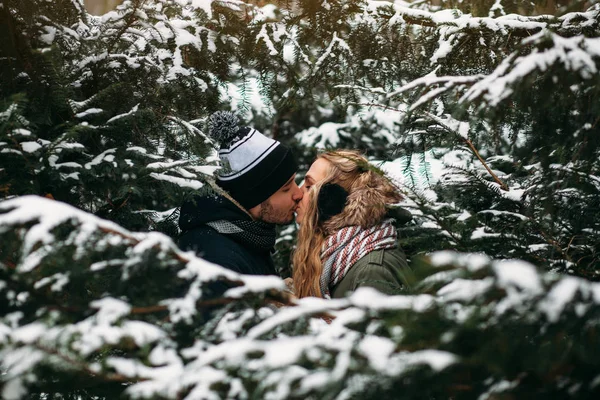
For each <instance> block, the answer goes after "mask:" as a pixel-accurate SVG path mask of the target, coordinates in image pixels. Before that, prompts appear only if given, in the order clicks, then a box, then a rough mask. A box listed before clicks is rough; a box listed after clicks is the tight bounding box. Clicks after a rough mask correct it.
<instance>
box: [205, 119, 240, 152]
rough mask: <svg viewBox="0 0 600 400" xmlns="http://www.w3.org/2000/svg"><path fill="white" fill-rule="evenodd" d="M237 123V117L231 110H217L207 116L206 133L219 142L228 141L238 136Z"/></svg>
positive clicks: (238, 128) (224, 142)
mask: <svg viewBox="0 0 600 400" xmlns="http://www.w3.org/2000/svg"><path fill="white" fill-rule="evenodd" d="M238 124H239V120H238V118H237V117H236V115H235V114H234V113H232V112H231V111H217V112H215V113H213V114H212V115H211V116H210V117H209V118H208V135H209V136H210V137H211V138H213V139H214V140H216V141H217V142H219V144H222V145H223V144H226V143H229V142H231V141H232V140H233V139H234V138H235V137H236V136H238V131H239V130H240V127H239V126H238Z"/></svg>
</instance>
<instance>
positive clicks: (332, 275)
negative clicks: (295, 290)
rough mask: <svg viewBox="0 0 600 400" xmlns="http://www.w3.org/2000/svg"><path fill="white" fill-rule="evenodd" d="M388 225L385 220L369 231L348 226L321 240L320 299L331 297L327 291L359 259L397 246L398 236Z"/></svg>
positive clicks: (388, 221)
mask: <svg viewBox="0 0 600 400" xmlns="http://www.w3.org/2000/svg"><path fill="white" fill-rule="evenodd" d="M392 222H393V220H391V219H390V220H386V221H384V222H383V223H381V224H379V225H376V226H374V227H372V228H369V229H363V228H361V227H360V226H348V227H345V228H342V229H340V230H339V231H337V232H336V233H335V234H333V235H331V236H329V237H328V238H327V239H326V240H325V243H324V244H323V247H322V249H321V261H322V263H323V271H322V272H321V279H320V281H319V284H320V287H321V293H322V294H323V297H325V298H331V295H330V292H329V288H331V287H334V286H335V285H337V284H338V283H339V282H340V281H341V280H342V279H343V278H344V276H346V274H347V273H348V271H349V270H350V268H351V267H352V266H353V265H354V263H356V262H357V261H358V260H359V259H360V258H362V257H364V256H365V255H367V254H368V253H370V252H372V251H375V250H380V249H393V248H395V247H396V246H397V243H396V240H397V237H398V234H397V232H396V228H395V227H394V225H393V224H392Z"/></svg>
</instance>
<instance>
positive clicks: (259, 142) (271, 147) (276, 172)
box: [208, 111, 298, 209]
mask: <svg viewBox="0 0 600 400" xmlns="http://www.w3.org/2000/svg"><path fill="white" fill-rule="evenodd" d="M208 125H209V136H210V137H211V138H213V139H214V140H216V141H217V142H219V144H220V146H221V147H220V150H219V158H220V159H221V161H222V163H223V168H222V169H221V170H220V171H219V173H218V175H217V184H218V185H219V186H220V187H222V188H223V189H225V190H226V191H227V192H229V194H230V195H231V197H233V198H234V199H235V200H237V201H238V202H239V203H240V204H241V205H242V206H243V207H244V208H246V209H250V208H252V207H255V206H257V205H259V204H260V203H262V202H263V201H265V200H267V199H268V198H269V197H271V195H272V194H273V193H275V192H276V191H277V190H279V189H280V188H281V187H282V186H283V185H284V184H285V183H286V182H287V181H288V180H289V179H290V178H291V177H292V175H294V174H295V173H296V172H297V170H298V165H297V164H296V161H295V160H294V157H293V156H292V153H291V151H290V149H288V148H287V147H285V146H284V145H283V144H281V143H279V142H278V141H276V140H274V139H271V138H268V137H266V136H265V135H263V134H262V133H260V132H259V131H257V130H256V129H253V128H249V127H239V126H238V119H237V117H236V116H235V115H234V114H233V113H231V112H229V111H217V112H216V113H214V114H212V115H211V116H210V118H209V121H208Z"/></svg>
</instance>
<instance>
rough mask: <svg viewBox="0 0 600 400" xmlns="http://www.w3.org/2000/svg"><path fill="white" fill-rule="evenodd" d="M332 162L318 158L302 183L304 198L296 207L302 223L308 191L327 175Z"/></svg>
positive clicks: (299, 221)
mask: <svg viewBox="0 0 600 400" xmlns="http://www.w3.org/2000/svg"><path fill="white" fill-rule="evenodd" d="M330 166H331V163H330V162H329V161H327V160H326V159H324V158H317V159H316V160H315V162H314V163H312V165H311V166H310V168H309V170H308V172H307V173H306V176H305V177H304V184H302V191H303V192H304V198H303V199H302V201H301V202H300V204H299V205H298V208H297V209H296V222H297V223H298V224H302V220H303V219H304V213H305V212H306V211H305V210H306V208H307V206H308V191H309V190H310V188H311V186H312V185H314V184H315V183H317V182H321V181H322V180H323V179H325V177H326V176H327V173H328V172H329V167H330Z"/></svg>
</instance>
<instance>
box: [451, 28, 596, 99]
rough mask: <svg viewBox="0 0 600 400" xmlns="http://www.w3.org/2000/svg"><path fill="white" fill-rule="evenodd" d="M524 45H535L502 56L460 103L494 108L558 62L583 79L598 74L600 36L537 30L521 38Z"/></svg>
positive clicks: (588, 78) (465, 94)
mask: <svg viewBox="0 0 600 400" xmlns="http://www.w3.org/2000/svg"><path fill="white" fill-rule="evenodd" d="M542 44H544V45H545V46H542ZM523 45H524V46H527V45H534V46H535V47H533V49H532V51H531V52H530V53H528V54H520V53H519V51H516V52H514V53H513V54H511V55H510V56H509V57H507V58H506V59H504V60H503V61H502V62H501V63H500V65H498V67H496V69H495V70H494V71H493V72H492V73H490V74H489V75H487V76H486V77H485V78H483V79H481V80H480V81H479V82H477V83H476V84H474V85H473V86H472V87H471V88H469V89H468V90H467V91H466V92H465V93H464V94H463V95H462V97H461V98H460V100H459V103H468V102H472V101H474V100H475V99H482V100H483V101H484V103H485V104H486V107H488V106H491V107H495V106H497V105H498V104H499V103H500V102H502V101H503V100H505V99H506V98H508V97H510V96H511V95H512V94H513V92H514V90H515V88H516V87H518V85H519V83H520V82H522V81H523V80H524V79H525V78H526V77H527V76H529V75H531V74H533V73H536V72H537V73H544V72H546V71H548V70H550V69H551V68H552V67H554V66H557V65H559V66H560V67H562V68H564V69H565V70H566V71H568V72H570V73H575V74H578V75H579V76H580V77H581V79H583V80H590V79H592V78H594V77H595V76H597V74H598V63H599V62H600V38H586V37H583V36H577V37H573V38H564V37H561V36H558V35H556V34H553V33H551V34H548V33H538V34H536V35H534V36H532V37H531V38H529V39H526V40H525V41H523ZM525 51H526V50H525Z"/></svg>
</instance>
